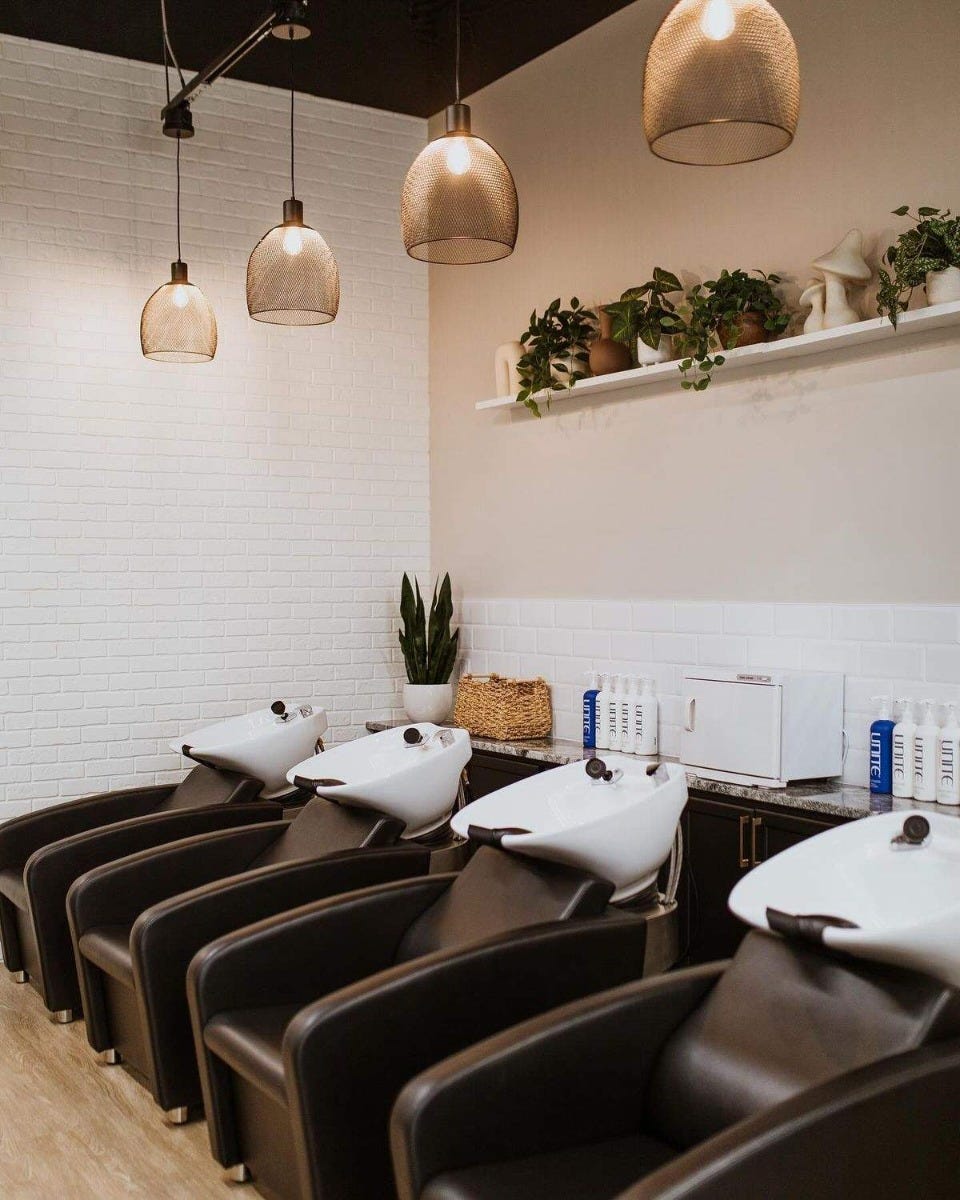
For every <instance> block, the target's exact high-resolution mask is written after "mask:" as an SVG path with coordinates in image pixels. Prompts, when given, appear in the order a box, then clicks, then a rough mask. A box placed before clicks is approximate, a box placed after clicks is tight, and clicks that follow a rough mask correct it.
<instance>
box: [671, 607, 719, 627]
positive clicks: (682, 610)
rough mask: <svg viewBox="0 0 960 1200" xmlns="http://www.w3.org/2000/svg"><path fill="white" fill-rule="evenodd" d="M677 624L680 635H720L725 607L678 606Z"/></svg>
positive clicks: (676, 612)
mask: <svg viewBox="0 0 960 1200" xmlns="http://www.w3.org/2000/svg"><path fill="white" fill-rule="evenodd" d="M675 622H676V630H677V632H678V633H719V632H720V631H721V630H722V629H723V605H722V604H678V605H677V606H676V611H675Z"/></svg>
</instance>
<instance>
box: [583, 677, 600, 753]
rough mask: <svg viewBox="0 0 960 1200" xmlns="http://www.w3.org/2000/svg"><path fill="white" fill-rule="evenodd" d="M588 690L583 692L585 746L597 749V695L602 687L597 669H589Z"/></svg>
mask: <svg viewBox="0 0 960 1200" xmlns="http://www.w3.org/2000/svg"><path fill="white" fill-rule="evenodd" d="M586 676H587V690H586V691H585V692H584V693H583V748H584V750H595V749H596V747H597V696H599V694H600V688H599V686H598V684H597V673H596V671H587V672H586Z"/></svg>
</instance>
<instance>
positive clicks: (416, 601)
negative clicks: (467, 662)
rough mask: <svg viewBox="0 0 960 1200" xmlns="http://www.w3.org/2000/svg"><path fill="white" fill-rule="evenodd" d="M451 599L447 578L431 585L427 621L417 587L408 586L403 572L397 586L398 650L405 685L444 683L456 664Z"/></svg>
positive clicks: (456, 635)
mask: <svg viewBox="0 0 960 1200" xmlns="http://www.w3.org/2000/svg"><path fill="white" fill-rule="evenodd" d="M452 617H453V598H452V596H451V590H450V576H449V574H447V575H444V577H443V580H442V582H441V583H440V584H439V586H438V585H437V584H436V583H434V585H433V599H432V600H431V602H430V615H429V620H428V618H427V611H426V606H425V605H424V603H423V596H421V594H420V584H419V583H418V582H417V581H416V579H414V581H413V583H412V584H411V582H410V580H409V579H408V577H407V574H406V572H404V575H403V583H402V585H401V587H400V619H401V620H402V621H403V628H402V629H401V630H400V649H401V650H402V651H403V661H404V664H405V665H406V668H407V680H408V682H409V683H446V682H447V681H448V680H449V679H450V676H451V675H452V674H453V668H454V664H455V663H456V661H457V648H458V645H459V642H460V630H459V629H456V630H454V631H453V633H451V632H450V621H451V618H452Z"/></svg>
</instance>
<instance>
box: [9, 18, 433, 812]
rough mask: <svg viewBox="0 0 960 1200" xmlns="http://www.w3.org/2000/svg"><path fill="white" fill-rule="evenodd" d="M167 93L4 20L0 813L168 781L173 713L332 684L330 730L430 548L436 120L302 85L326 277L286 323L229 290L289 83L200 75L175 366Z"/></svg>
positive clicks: (309, 174) (385, 655) (350, 717)
mask: <svg viewBox="0 0 960 1200" xmlns="http://www.w3.org/2000/svg"><path fill="white" fill-rule="evenodd" d="M263 52H265V51H261V53H263ZM162 92H163V85H162V73H161V72H160V71H159V70H158V69H157V68H154V67H150V66H147V65H144V64H142V63H132V62H126V61H123V60H119V59H111V58H105V57H102V56H99V55H94V54H89V53H84V52H81V51H76V50H71V49H65V48H62V47H54V46H49V45H45V44H41V43H35V42H25V41H21V40H18V39H15V38H9V37H0V263H2V274H0V502H2V505H3V513H2V524H0V538H2V541H0V622H2V627H0V632H2V657H0V713H2V717H3V737H2V740H0V797H2V800H0V816H11V815H14V814H15V813H17V812H20V811H24V810H25V809H26V808H28V807H29V806H30V805H40V804H43V803H45V802H49V801H53V800H57V799H61V798H64V797H72V796H76V795H79V794H81V793H84V792H90V791H93V790H98V789H102V788H107V787H111V786H122V785H124V784H128V783H130V782H131V781H133V780H134V779H137V780H144V781H151V780H163V779H166V778H168V777H171V776H173V775H175V773H176V772H177V771H178V770H179V767H180V762H179V759H178V757H177V756H175V755H172V754H170V753H169V752H168V751H167V750H166V748H165V747H166V740H167V738H168V737H170V736H172V735H174V734H176V733H178V732H179V731H181V730H182V729H185V728H187V727H189V726H190V725H191V723H194V722H196V721H197V720H198V719H199V718H204V719H213V718H217V717H219V716H223V715H226V714H231V713H235V712H240V711H244V710H246V709H247V708H249V707H251V706H252V705H255V704H258V703H259V702H261V701H269V700H271V699H273V698H274V697H275V696H277V695H285V696H297V697H306V698H312V699H315V700H319V701H323V702H326V703H328V705H329V706H330V707H331V709H332V712H333V732H334V736H335V737H336V738H337V739H342V738H344V737H346V736H349V735H352V734H355V733H357V732H358V731H359V728H360V726H361V723H362V721H363V720H364V719H365V718H366V717H367V716H368V715H369V714H370V713H371V712H377V713H382V712H384V711H389V710H390V709H391V708H393V707H394V706H395V705H396V704H397V697H398V693H397V686H398V680H399V676H400V667H399V663H398V659H397V655H396V653H395V652H394V650H393V645H394V634H393V632H392V626H393V622H392V619H391V618H392V612H393V604H394V598H395V595H396V591H397V581H398V577H399V574H400V572H401V571H402V570H404V569H408V570H409V569H414V570H425V569H426V567H427V564H428V550H429V547H428V540H429V509H428V506H429V496H428V461H427V451H428V446H427V439H428V400H427V274H426V268H424V267H423V266H421V265H419V264H416V263H414V262H412V261H411V260H410V259H408V258H407V257H406V255H405V254H404V252H403V247H402V245H401V242H400V236H399V228H398V218H397V208H398V196H399V189H400V185H401V182H402V179H403V174H404V172H405V170H406V167H407V165H408V164H409V162H410V160H411V159H412V158H413V157H414V155H415V154H416V152H417V151H418V150H419V149H420V147H421V146H422V145H423V142H424V140H425V136H426V127H425V123H424V122H422V121H419V120H415V119H412V118H408V117H404V116H398V115H391V114H388V113H382V112H374V111H371V110H366V109H362V108H356V107H352V106H350V105H344V104H337V103H333V102H328V101H322V100H317V99H313V98H309V97H302V98H300V99H299V103H298V117H297V122H298V152H297V165H298V195H300V196H301V197H302V199H303V200H304V204H305V210H306V218H307V220H308V222H310V223H312V224H314V225H315V226H316V227H317V228H319V229H320V230H321V232H322V233H323V234H324V235H325V236H326V238H327V239H328V241H329V242H330V244H331V246H332V248H333V249H334V252H335V253H336V255H337V257H338V259H339V263H340V269H341V274H342V280H343V298H342V304H341V311H340V316H339V318H338V320H337V322H336V323H335V324H334V325H333V326H327V327H324V328H321V329H312V330H291V329H284V328H279V327H275V326H265V325H258V324H256V323H254V322H252V321H250V320H249V319H248V318H247V315H246V307H245V302H244V273H245V269H246V261H247V256H248V254H249V252H250V250H251V249H252V247H253V246H254V244H255V242H256V241H257V239H258V238H259V237H260V236H261V235H262V234H263V233H264V232H265V231H266V230H267V229H268V228H270V227H271V226H272V225H274V224H276V223H277V221H278V220H279V218H280V209H281V205H282V202H283V200H284V198H285V197H286V196H287V195H288V176H287V170H288V167H287V140H286V133H285V121H286V111H287V103H288V101H287V98H286V97H285V96H284V95H283V94H282V93H281V92H276V91H271V90H269V89H266V88H261V87H257V86H254V85H250V84H244V83H238V82H235V81H231V80H225V81H221V82H219V83H217V85H216V87H214V88H213V89H212V90H211V91H209V92H207V93H205V94H204V95H203V96H202V98H201V99H200V100H199V101H198V102H197V104H196V105H195V121H196V126H197V137H196V138H195V139H194V141H192V142H189V143H186V144H185V146H184V153H183V171H184V247H183V250H184V258H185V259H186V260H187V261H188V262H189V264H190V273H191V278H192V279H193V280H194V281H195V282H196V283H198V284H199V285H200V286H201V287H202V288H203V289H204V291H205V292H206V294H207V296H208V297H209V298H210V300H211V301H212V303H213V305H214V307H215V310H216V314H217V319H218V322H219V327H220V349H219V352H218V355H217V358H216V361H215V362H214V363H212V364H210V365H208V366H200V367H177V366H166V365H159V364H154V363H147V362H145V361H144V360H143V359H142V358H141V356H140V350H139V343H138V322H139V316H140V309H141V307H142V305H143V303H144V301H145V300H146V298H147V296H148V295H149V293H150V292H151V291H152V290H153V289H154V288H155V287H157V286H158V285H159V284H160V283H161V282H162V281H163V280H164V279H165V278H166V277H168V272H169V263H170V261H171V259H173V258H175V257H176V254H175V247H176V243H175V238H174V224H173V212H174V204H173V200H174V193H173V188H174V143H173V142H171V141H169V140H168V139H166V138H164V137H163V136H162V135H161V132H160V125H159V121H158V113H159V109H160V106H161V103H162Z"/></svg>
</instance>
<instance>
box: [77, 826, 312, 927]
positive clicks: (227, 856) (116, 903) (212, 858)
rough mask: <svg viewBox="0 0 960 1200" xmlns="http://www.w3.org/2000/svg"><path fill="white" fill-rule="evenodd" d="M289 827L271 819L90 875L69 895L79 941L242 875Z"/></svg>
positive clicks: (135, 856) (152, 852)
mask: <svg viewBox="0 0 960 1200" xmlns="http://www.w3.org/2000/svg"><path fill="white" fill-rule="evenodd" d="M289 826H290V822H289V821H270V822H264V823H261V824H255V825H251V826H249V827H241V828H239V829H218V830H216V831H215V832H214V833H201V834H196V835H195V836H194V837H189V838H183V839H182V840H181V841H177V842H171V843H170V844H169V845H164V846H160V847H151V848H150V849H148V850H141V851H140V852H139V853H137V854H130V855H128V856H127V857H126V858H121V859H118V860H117V861H116V862H110V863H106V864H104V865H103V866H101V867H95V868H94V869H93V870H91V871H87V872H86V874H84V875H81V876H80V877H79V878H78V879H77V880H75V881H74V883H73V885H72V886H71V888H70V891H69V894H68V896H67V908H68V911H69V913H70V923H71V927H72V928H73V931H74V938H75V939H76V938H79V937H80V936H81V935H82V934H84V933H86V932H87V931H88V930H89V929H93V928H95V927H96V926H98V925H114V924H116V925H120V924H125V923H127V922H132V921H133V920H134V919H135V918H136V917H137V916H139V915H140V913H142V912H143V911H144V910H145V909H147V908H150V907H151V906H152V905H154V904H158V903H159V902H160V901H161V900H167V899H168V898H169V897H171V896H178V895H179V894H180V893H181V892H185V891H187V890H188V889H191V888H196V887H199V886H200V885H201V884H205V883H209V882H211V881H212V880H216V879H223V878H224V877H225V876H229V875H236V874H238V873H239V872H240V871H243V870H244V869H245V868H246V867H247V866H248V864H249V863H250V862H252V861H253V859H254V858H256V856H257V855H258V854H260V853H261V852H262V851H263V850H265V849H266V848H267V846H269V845H270V844H271V842H273V841H275V840H276V838H278V837H279V836H280V834H282V833H283V832H284V830H286V829H288V828H289Z"/></svg>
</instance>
